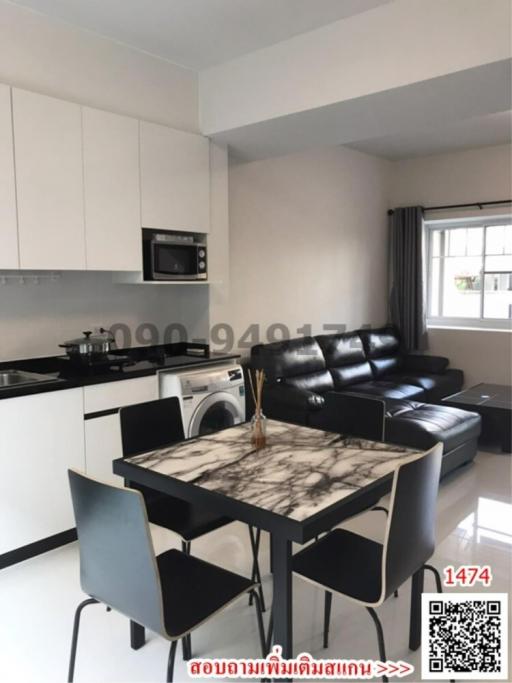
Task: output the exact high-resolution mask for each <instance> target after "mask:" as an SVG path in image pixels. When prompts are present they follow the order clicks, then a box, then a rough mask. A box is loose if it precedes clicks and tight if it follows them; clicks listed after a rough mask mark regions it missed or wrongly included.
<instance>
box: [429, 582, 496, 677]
mask: <svg viewBox="0 0 512 683" xmlns="http://www.w3.org/2000/svg"><path fill="white" fill-rule="evenodd" d="M507 607H508V603H507V594H506V593H443V594H440V593H423V595H422V614H421V630H422V638H421V640H422V645H423V647H422V656H421V673H422V677H423V678H425V679H429V678H430V679H438V680H448V679H453V680H479V681H487V680H508V678H507V674H508V661H507V656H508V634H507V627H508V620H507Z"/></svg>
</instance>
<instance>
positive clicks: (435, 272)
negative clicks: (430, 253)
mask: <svg viewBox="0 0 512 683" xmlns="http://www.w3.org/2000/svg"><path fill="white" fill-rule="evenodd" d="M439 261H440V259H439V258H433V259H432V270H431V278H430V315H435V316H438V315H439V313H440V311H439Z"/></svg>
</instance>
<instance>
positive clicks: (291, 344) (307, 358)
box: [251, 337, 325, 381]
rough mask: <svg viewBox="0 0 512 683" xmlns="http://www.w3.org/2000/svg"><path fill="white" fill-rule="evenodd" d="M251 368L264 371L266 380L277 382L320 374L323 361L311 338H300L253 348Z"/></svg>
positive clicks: (315, 342) (320, 352) (316, 343)
mask: <svg viewBox="0 0 512 683" xmlns="http://www.w3.org/2000/svg"><path fill="white" fill-rule="evenodd" d="M251 366H252V367H254V368H261V369H263V370H265V374H266V375H267V379H269V380H270V381H277V380H279V379H283V378H288V377H298V376H300V375H310V374H312V373H317V372H322V371H323V370H325V359H324V356H323V354H322V350H321V349H320V346H319V344H318V342H317V341H316V340H315V339H314V338H313V337H300V338H297V339H287V340H285V341H282V342H273V343H272V344H258V345H257V346H253V347H252V349H251Z"/></svg>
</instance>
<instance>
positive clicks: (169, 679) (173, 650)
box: [166, 640, 178, 683]
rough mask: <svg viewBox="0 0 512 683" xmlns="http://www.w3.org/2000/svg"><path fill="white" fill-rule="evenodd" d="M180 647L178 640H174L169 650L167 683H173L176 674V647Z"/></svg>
mask: <svg viewBox="0 0 512 683" xmlns="http://www.w3.org/2000/svg"><path fill="white" fill-rule="evenodd" d="M177 645H178V641H177V640H173V641H172V643H171V649H170V650H169V659H168V660H167V679H166V680H167V683H172V676H173V673H174V659H175V657H176V646H177Z"/></svg>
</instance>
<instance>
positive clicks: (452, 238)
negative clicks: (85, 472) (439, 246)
mask: <svg viewBox="0 0 512 683" xmlns="http://www.w3.org/2000/svg"><path fill="white" fill-rule="evenodd" d="M466 236H467V230H466V228H454V229H452V230H447V231H446V237H447V242H448V250H447V255H448V256H465V255H466V244H467V237H466Z"/></svg>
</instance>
